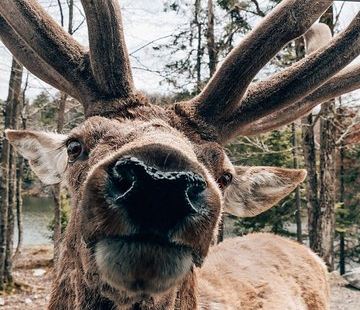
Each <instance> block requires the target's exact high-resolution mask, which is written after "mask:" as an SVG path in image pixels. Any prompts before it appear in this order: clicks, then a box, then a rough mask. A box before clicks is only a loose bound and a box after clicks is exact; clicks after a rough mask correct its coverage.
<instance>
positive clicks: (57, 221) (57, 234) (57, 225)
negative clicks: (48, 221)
mask: <svg viewBox="0 0 360 310" xmlns="http://www.w3.org/2000/svg"><path fill="white" fill-rule="evenodd" d="M67 5H68V10H69V20H68V33H69V34H70V35H72V34H73V19H74V1H73V0H69V1H68V2H67ZM58 6H59V10H60V12H61V11H62V7H61V2H58ZM61 26H63V27H64V20H63V19H62V23H61ZM66 100H67V95H66V94H65V93H61V94H60V100H59V103H58V104H59V106H58V119H57V124H56V131H57V132H58V133H61V132H62V130H63V128H64V121H65V107H66ZM52 195H53V200H54V266H55V268H56V266H57V262H58V259H59V256H60V244H61V239H62V238H61V237H62V231H61V229H62V227H61V205H62V203H61V184H57V185H54V186H53V187H52Z"/></svg>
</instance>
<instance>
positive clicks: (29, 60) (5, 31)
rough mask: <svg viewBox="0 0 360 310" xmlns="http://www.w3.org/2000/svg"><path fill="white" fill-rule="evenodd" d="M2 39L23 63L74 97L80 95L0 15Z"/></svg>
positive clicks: (44, 79) (43, 78)
mask: <svg viewBox="0 0 360 310" xmlns="http://www.w3.org/2000/svg"><path fill="white" fill-rule="evenodd" d="M0 29H1V40H2V41H3V42H4V44H5V45H6V46H7V47H8V49H9V50H10V51H11V52H12V53H13V55H14V56H15V58H17V59H21V60H22V64H23V65H24V66H25V67H26V68H28V69H29V70H30V71H31V72H37V76H38V77H39V78H41V79H42V80H43V81H46V82H47V83H49V84H50V85H53V86H54V87H56V88H57V89H59V90H61V91H67V92H68V93H69V94H70V95H71V96H73V97H74V98H77V97H78V93H77V90H76V89H75V88H74V87H73V85H72V84H71V83H69V81H67V80H66V79H65V78H63V77H62V76H61V75H59V73H58V72H57V71H56V70H54V69H53V68H52V67H51V66H50V65H48V64H47V63H46V62H45V61H43V60H42V59H41V58H39V57H38V55H37V54H35V52H34V51H33V50H31V49H30V48H29V46H28V45H27V44H26V43H25V42H24V41H23V40H21V39H20V38H19V37H18V36H17V34H16V33H15V31H14V30H13V29H12V28H11V27H10V25H9V24H8V23H7V22H6V21H5V19H3V18H2V17H1V16H0Z"/></svg>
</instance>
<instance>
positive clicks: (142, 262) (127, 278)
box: [95, 236, 193, 296]
mask: <svg viewBox="0 0 360 310" xmlns="http://www.w3.org/2000/svg"><path fill="white" fill-rule="evenodd" d="M150 239H153V238H142V237H141V236H127V237H118V238H106V239H103V240H101V241H98V242H97V244H96V246H95V259H96V264H97V266H98V269H99V272H100V275H101V278H102V280H103V281H104V282H106V283H108V284H109V285H110V286H112V287H114V288H116V289H118V290H121V291H124V290H125V291H127V292H128V293H129V295H138V296H140V295H141V296H153V295H157V294H162V293H165V292H167V291H168V290H170V289H171V288H173V287H174V286H176V285H177V284H179V283H180V282H181V280H183V278H184V277H185V276H186V274H188V272H190V270H191V268H192V265H193V259H192V250H191V249H190V248H189V247H185V246H182V245H177V244H174V243H171V242H168V241H165V240H150Z"/></svg>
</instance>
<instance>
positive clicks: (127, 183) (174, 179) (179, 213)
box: [108, 156, 206, 232]
mask: <svg viewBox="0 0 360 310" xmlns="http://www.w3.org/2000/svg"><path fill="white" fill-rule="evenodd" d="M109 175H110V186H109V189H108V192H109V193H108V194H109V197H111V198H110V199H111V201H112V204H113V205H115V206H116V207H117V208H124V209H125V211H126V213H127V215H128V216H129V218H130V219H131V220H132V222H133V223H134V224H136V225H138V226H139V227H140V228H143V229H145V230H149V229H150V230H155V231H162V232H163V231H168V230H169V229H171V228H173V227H174V226H175V225H176V224H177V223H179V222H181V221H182V220H184V219H185V218H186V217H188V216H190V215H192V214H196V213H198V212H201V209H202V207H203V199H204V198H203V192H204V190H205V189H206V182H205V180H204V178H203V177H202V176H201V175H199V174H198V173H195V172H193V171H186V170H183V171H166V170H165V169H159V168H158V167H156V166H153V165H148V164H146V163H145V161H143V160H141V159H139V158H137V157H131V156H125V157H123V158H121V159H119V160H118V161H117V162H116V163H115V164H114V165H113V166H112V167H111V168H110V171H109Z"/></svg>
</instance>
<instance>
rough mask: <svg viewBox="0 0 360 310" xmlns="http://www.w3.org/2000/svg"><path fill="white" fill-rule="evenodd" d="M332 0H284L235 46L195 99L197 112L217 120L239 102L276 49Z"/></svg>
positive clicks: (193, 102) (204, 117) (203, 116)
mask: <svg viewBox="0 0 360 310" xmlns="http://www.w3.org/2000/svg"><path fill="white" fill-rule="evenodd" d="M332 2H333V1H330V0H318V1H313V0H284V1H282V2H281V3H280V4H279V5H278V6H277V7H276V8H275V9H274V10H273V11H272V12H271V13H270V14H268V15H267V16H266V17H265V18H264V19H263V20H262V21H261V23H260V24H259V25H258V26H257V27H256V28H255V29H254V30H253V31H252V32H250V33H249V34H248V35H247V36H246V37H245V38H244V39H243V40H242V41H241V43H240V44H239V46H238V47H236V48H235V49H233V51H232V52H231V53H230V54H229V56H228V57H227V58H226V59H225V61H224V62H223V64H222V65H221V67H220V68H219V69H218V70H217V72H216V73H215V75H214V76H213V78H212V79H211V80H210V81H209V83H208V84H207V85H206V87H205V88H204V90H203V91H202V92H201V93H200V94H199V95H198V96H197V97H195V98H194V99H193V100H192V101H191V105H192V107H193V108H195V109H196V113H197V114H198V115H200V116H201V118H203V119H205V120H206V121H207V122H211V123H213V124H216V123H217V122H218V121H219V120H220V119H223V118H224V115H230V114H231V113H232V112H233V110H234V109H235V108H236V107H237V106H238V104H239V103H240V100H241V99H242V97H243V95H244V93H245V91H246V89H247V88H248V86H249V84H250V83H251V81H252V80H253V78H254V77H255V75H256V74H257V73H258V72H259V71H260V69H261V68H262V67H263V66H264V65H265V64H266V63H268V62H269V60H270V59H271V58H273V57H274V56H275V55H276V53H277V52H278V51H279V50H281V48H282V47H283V46H284V45H285V44H286V43H287V42H289V41H291V40H293V39H295V38H296V37H298V36H300V35H302V34H303V33H304V32H305V31H306V30H307V29H308V28H309V27H310V26H311V25H312V24H313V23H314V22H315V21H316V19H317V18H318V17H320V16H321V14H322V13H323V12H324V11H325V10H326V9H327V8H328V7H329V6H330V5H331V4H332Z"/></svg>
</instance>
